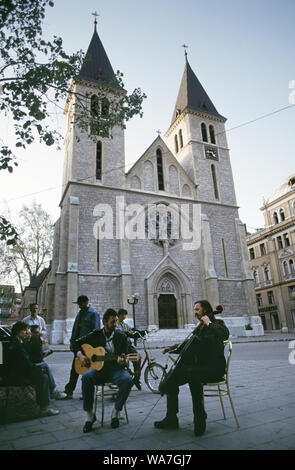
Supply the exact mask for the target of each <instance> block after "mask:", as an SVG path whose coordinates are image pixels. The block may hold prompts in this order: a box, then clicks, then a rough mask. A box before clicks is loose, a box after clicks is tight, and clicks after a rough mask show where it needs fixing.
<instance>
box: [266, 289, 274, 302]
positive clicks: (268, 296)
mask: <svg viewBox="0 0 295 470" xmlns="http://www.w3.org/2000/svg"><path fill="white" fill-rule="evenodd" d="M267 298H268V303H269V304H270V305H273V304H274V303H275V301H274V296H273V291H272V290H269V291H268V293H267Z"/></svg>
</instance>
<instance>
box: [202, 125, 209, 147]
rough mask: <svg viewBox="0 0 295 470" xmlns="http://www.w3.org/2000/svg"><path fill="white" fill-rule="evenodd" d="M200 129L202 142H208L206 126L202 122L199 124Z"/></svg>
mask: <svg viewBox="0 0 295 470" xmlns="http://www.w3.org/2000/svg"><path fill="white" fill-rule="evenodd" d="M201 131H202V140H203V142H208V136H207V127H206V124H205V123H204V122H202V124H201Z"/></svg>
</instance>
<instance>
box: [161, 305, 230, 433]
mask: <svg viewBox="0 0 295 470" xmlns="http://www.w3.org/2000/svg"><path fill="white" fill-rule="evenodd" d="M217 308H218V311H217V312H213V310H212V307H211V305H210V303H209V302H208V301H206V300H200V301H198V302H196V303H195V305H194V313H195V316H196V318H197V319H198V320H199V321H200V323H199V325H198V326H197V328H196V329H195V330H194V332H193V334H192V336H191V337H190V338H188V339H187V340H186V341H184V342H183V343H181V344H180V345H175V346H171V347H167V348H165V349H163V351H162V352H163V354H165V353H167V352H173V353H176V354H180V357H179V359H178V360H177V365H176V367H175V369H174V372H173V374H172V375H171V378H170V379H169V380H168V381H167V383H166V384H164V385H163V387H162V388H161V389H160V390H161V393H162V394H164V393H165V394H166V395H167V413H166V417H165V418H164V419H163V420H162V421H156V422H155V423H154V426H155V427H156V428H161V429H177V428H178V418H177V413H178V393H179V386H180V385H183V384H185V383H188V384H189V387H190V391H191V395H192V401H193V412H194V432H195V435H196V436H200V435H202V434H204V432H205V430H206V418H207V415H206V412H205V409H204V404H203V386H202V384H203V383H206V382H215V381H218V380H221V378H222V376H223V375H224V373H225V366H226V361H225V357H224V344H223V341H225V340H227V339H228V337H229V331H228V329H227V327H226V326H225V323H224V322H223V321H222V320H217V319H216V318H215V315H214V314H215V313H221V311H222V307H221V306H219V307H217Z"/></svg>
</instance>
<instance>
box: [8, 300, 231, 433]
mask: <svg viewBox="0 0 295 470" xmlns="http://www.w3.org/2000/svg"><path fill="white" fill-rule="evenodd" d="M74 303H76V304H77V305H78V307H79V312H78V314H77V316H76V318H75V321H74V325H73V328H72V334H71V338H70V349H71V351H72V352H73V354H74V358H73V361H72V365H71V370H70V377H69V380H68V382H67V384H66V385H65V387H64V391H63V392H62V391H59V390H58V389H57V387H56V383H55V380H54V377H53V374H52V371H51V369H50V367H49V365H48V364H47V363H46V361H45V357H46V356H47V355H48V354H51V353H52V351H51V350H49V349H48V342H47V332H46V324H45V321H44V319H43V318H42V317H41V316H39V315H38V305H37V304H36V303H34V304H31V305H30V312H31V314H30V315H29V316H27V317H25V318H24V319H23V320H22V321H18V322H16V323H15V324H14V325H13V326H12V330H11V335H12V336H11V341H10V344H9V355H8V356H9V359H8V373H7V378H6V381H7V384H9V385H22V386H24V385H33V386H34V387H35V390H36V400H37V403H38V405H39V406H40V415H41V416H54V415H57V414H58V413H59V410H57V409H56V408H54V407H53V406H52V400H53V399H56V400H69V399H72V398H73V392H74V390H75V387H76V385H77V381H78V377H79V374H80V373H81V372H80V369H81V370H82V373H81V374H82V400H83V410H84V412H85V423H84V426H83V432H84V433H89V432H91V431H92V429H93V424H94V422H95V421H96V416H95V414H94V411H93V405H94V394H95V386H96V385H100V384H104V383H112V384H114V385H115V386H116V387H117V388H118V392H117V394H116V399H115V404H114V408H113V411H112V415H111V427H112V428H117V427H118V426H119V416H120V411H121V410H122V408H123V406H124V404H125V402H126V400H127V398H128V396H129V393H130V390H131V388H132V387H133V385H135V386H136V387H137V389H138V390H141V382H140V373H141V357H140V354H139V353H138V351H137V350H136V348H135V347H134V345H133V343H132V339H134V338H135V337H136V331H134V330H133V329H132V328H130V326H129V325H128V323H127V322H126V321H125V319H126V316H127V311H126V310H124V309H120V310H119V311H118V312H117V311H115V310H113V309H111V308H109V309H107V310H106V312H105V313H104V315H103V318H102V320H101V318H100V315H99V313H98V312H97V311H96V310H95V309H94V308H93V307H92V306H91V305H90V304H89V299H88V297H87V296H85V295H80V296H79V297H78V299H77V301H76V302H74ZM221 311H222V307H220V306H219V309H217V311H215V312H214V311H213V309H212V307H211V305H210V303H209V302H208V301H206V300H199V301H197V302H195V304H194V314H195V317H196V319H197V320H198V321H199V324H198V326H197V327H196V329H195V330H194V331H193V332H192V333H191V335H190V336H189V337H188V338H187V339H186V340H185V341H184V342H183V343H181V344H178V345H174V346H171V347H166V348H164V349H163V351H162V353H163V354H166V353H167V352H169V353H175V354H178V359H177V363H176V364H175V366H174V368H173V371H171V372H172V373H171V374H168V376H167V377H166V378H165V380H164V381H163V383H161V386H160V393H161V394H162V395H166V399H167V412H166V416H165V417H164V418H163V419H162V420H161V421H156V422H155V423H154V427H155V428H157V429H178V428H179V422H178V417H177V414H178V411H179V403H178V394H179V386H181V385H183V384H186V383H188V384H189V388H190V392H191V396H192V403H193V417H194V433H195V435H196V436H200V435H202V434H204V432H205V430H206V418H207V414H206V411H205V409H204V404H203V394H202V387H203V384H204V383H206V382H213V381H217V380H220V379H221V378H222V376H223V375H224V373H225V366H226V363H225V358H224V343H223V342H224V341H225V340H226V339H228V337H229V331H228V329H227V327H226V326H225V323H224V322H223V321H222V320H220V319H216V318H215V314H216V313H220V312H221ZM85 345H86V346H87V347H86V346H85ZM88 350H91V351H92V353H91V355H90V354H88ZM93 350H95V351H98V350H99V351H103V354H104V356H103V359H99V356H98V355H97V354H94V353H93ZM99 354H102V353H99ZM131 357H132V359H131V360H132V364H133V370H132V371H131V369H130V368H129V360H130V358H131ZM99 360H100V361H102V362H100V364H102V367H97V364H98V363H99Z"/></svg>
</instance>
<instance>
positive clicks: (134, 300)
mask: <svg viewBox="0 0 295 470" xmlns="http://www.w3.org/2000/svg"><path fill="white" fill-rule="evenodd" d="M139 299H140V295H139V294H138V293H135V294H132V295H131V296H129V297H127V302H128V303H129V305H132V316H133V329H134V330H135V328H136V325H135V305H136V304H137V302H138V301H139ZM134 344H135V346H136V338H134Z"/></svg>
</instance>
